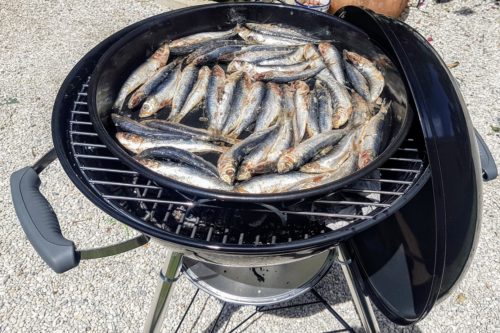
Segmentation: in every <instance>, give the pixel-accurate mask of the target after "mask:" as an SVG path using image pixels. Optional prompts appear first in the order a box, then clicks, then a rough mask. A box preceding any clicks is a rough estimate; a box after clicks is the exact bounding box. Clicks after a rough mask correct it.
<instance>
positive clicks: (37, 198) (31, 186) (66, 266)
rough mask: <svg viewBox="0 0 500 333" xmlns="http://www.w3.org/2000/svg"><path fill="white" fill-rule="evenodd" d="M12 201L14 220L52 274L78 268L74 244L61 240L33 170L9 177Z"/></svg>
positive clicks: (53, 216)
mask: <svg viewBox="0 0 500 333" xmlns="http://www.w3.org/2000/svg"><path fill="white" fill-rule="evenodd" d="M10 186H11V193H12V201H13V203H14V208H15V210H16V214H17V217H18V219H19V222H21V226H22V227H23V230H24V232H25V233H26V236H27V237H28V240H29V241H30V243H31V245H32V246H33V247H34V248H35V250H36V252H37V253H38V255H40V257H42V259H43V260H44V261H45V263H47V265H49V266H50V268H52V269H53V270H54V271H55V272H57V273H63V272H66V271H67V270H70V269H71V268H74V267H76V266H78V264H79V263H80V256H79V254H78V253H77V252H76V248H75V244H74V243H73V242H72V241H70V240H68V239H66V238H64V236H63V235H62V233H61V228H60V226H59V220H58V219H57V216H56V214H55V213H54V210H53V209H52V206H51V205H50V204H49V202H48V201H47V199H45V197H44V196H43V194H42V193H41V192H40V177H39V176H38V174H37V172H36V171H35V168H33V167H25V168H23V169H21V170H18V171H16V172H14V173H13V174H12V176H11V177H10Z"/></svg>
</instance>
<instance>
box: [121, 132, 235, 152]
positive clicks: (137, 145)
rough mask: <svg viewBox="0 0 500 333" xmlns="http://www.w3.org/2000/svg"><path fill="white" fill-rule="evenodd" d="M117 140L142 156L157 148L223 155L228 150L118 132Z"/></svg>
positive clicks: (189, 140) (186, 140) (202, 143)
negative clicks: (148, 150)
mask: <svg viewBox="0 0 500 333" xmlns="http://www.w3.org/2000/svg"><path fill="white" fill-rule="evenodd" d="M116 139H117V140H118V142H119V143H120V144H121V145H122V146H123V147H125V148H126V149H127V150H128V151H130V152H132V153H135V154H140V153H141V152H142V151H143V150H146V149H149V148H157V147H175V148H179V149H183V150H187V151H190V152H192V153H212V152H213V153H223V152H225V151H226V150H227V148H226V147H222V146H218V145H215V144H213V143H210V142H206V141H202V140H197V139H192V138H175V139H159V138H150V137H145V136H141V135H137V134H132V133H125V132H118V133H116Z"/></svg>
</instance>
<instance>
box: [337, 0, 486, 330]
mask: <svg viewBox="0 0 500 333" xmlns="http://www.w3.org/2000/svg"><path fill="white" fill-rule="evenodd" d="M336 15H337V16H339V17H340V18H342V19H344V20H346V21H348V22H350V23H352V24H354V25H356V26H358V27H359V28H361V29H363V30H364V31H365V32H366V33H367V34H369V35H370V37H371V38H373V39H374V40H376V41H377V42H378V43H379V44H380V45H382V47H383V48H385V51H386V52H388V53H389V54H392V57H393V61H394V62H396V63H397V65H398V66H399V68H400V71H401V72H402V73H403V74H404V76H405V77H406V83H407V85H408V91H409V92H410V95H411V96H412V97H413V98H412V99H410V100H413V103H414V104H415V110H416V111H417V114H418V117H419V119H420V124H421V127H422V131H423V134H424V138H425V144H426V148H427V152H428V154H429V164H430V168H431V172H432V185H433V186H432V196H433V198H434V205H433V206H434V214H430V215H429V216H427V218H428V219H432V220H433V221H432V223H430V228H428V230H427V232H423V230H421V228H418V226H417V224H418V223H421V222H422V220H415V219H411V218H410V219H405V218H404V214H403V215H402V216H400V217H399V218H398V219H397V220H395V221H393V225H391V223H390V222H387V223H385V222H384V224H383V225H381V228H388V229H387V230H385V229H384V231H388V230H390V229H391V228H392V227H394V228H395V229H394V230H397V229H399V231H400V232H393V233H392V237H393V238H392V239H391V243H393V245H397V244H399V245H400V246H394V247H393V252H392V254H393V256H390V255H388V253H385V255H384V256H383V258H385V261H384V260H382V262H381V257H380V252H377V251H372V250H373V249H372V248H370V246H368V245H369V243H370V242H374V241H384V240H387V233H384V232H378V233H377V232H376V230H371V231H373V232H372V233H370V235H362V236H360V237H358V238H355V239H354V240H353V242H352V246H353V249H354V251H355V252H356V256H355V258H356V261H357V262H358V264H360V265H361V266H362V271H363V272H364V274H365V280H366V281H365V282H366V285H367V291H368V293H369V294H370V296H371V298H372V300H373V301H374V302H375V303H376V304H377V306H378V308H379V309H380V310H381V311H382V312H383V313H384V314H385V315H386V316H387V317H389V318H391V319H392V320H393V321H394V322H396V323H398V324H412V323H415V322H417V321H419V320H421V319H422V318H423V317H425V315H426V314H427V313H428V312H429V310H430V309H431V308H432V306H433V305H434V303H435V301H436V300H437V298H438V297H441V296H443V295H444V294H445V293H447V292H449V290H450V289H451V288H452V287H453V286H454V285H455V284H456V283H457V281H458V279H459V278H460V276H461V275H462V274H463V272H464V271H465V270H466V268H467V266H468V262H469V260H470V258H471V256H472V253H473V252H474V249H475V247H476V242H475V240H476V237H477V234H478V233H477V231H478V229H479V221H480V212H481V187H482V185H481V173H480V162H479V154H478V148H477V144H476V141H475V137H474V133H473V127H472V125H471V121H470V118H469V114H468V112H467V109H466V107H465V103H464V101H463V99H462V96H461V94H460V92H459V89H458V86H457V84H456V82H455V81H454V79H453V77H452V76H451V74H450V72H449V71H448V69H447V67H446V65H445V64H444V62H443V61H442V60H441V58H440V57H439V55H438V54H437V52H436V51H435V50H434V49H433V48H432V47H431V46H430V44H429V43H428V42H427V41H426V40H425V39H424V38H423V37H422V36H421V35H420V34H418V33H417V32H416V31H415V30H413V29H412V28H411V27H409V26H408V25H406V24H404V23H402V22H399V21H396V20H392V19H389V18H386V17H383V16H379V15H376V14H374V13H372V12H367V11H365V10H362V9H360V8H357V7H345V8H343V9H341V10H340V11H338V12H337V13H336ZM457 180H460V181H457ZM430 192H431V191H430V190H429V193H430ZM427 207H429V206H427ZM429 213H430V212H429ZM416 214H417V212H414V215H416ZM433 216H434V218H433ZM426 222H428V221H426ZM405 229H406V230H405ZM381 230H382V229H381ZM409 236H411V237H409ZM394 237H395V238H394ZM425 243H427V244H429V247H430V248H433V249H434V253H427V254H425V253H422V254H421V255H420V256H419V255H416V253H415V248H414V247H413V248H412V244H425ZM367 244H368V245H367ZM385 245H386V246H387V245H388V244H385ZM389 247H390V246H389ZM386 248H387V247H386ZM398 251H399V253H398ZM422 256H424V257H425V258H427V259H428V260H430V261H427V262H426V264H425V267H422ZM398 258H399V259H398ZM395 260H396V261H397V260H399V262H396V261H395ZM374 262H375V263H377V264H376V265H374V264H373V263H374ZM418 267H421V268H425V274H426V276H423V275H422V270H419V269H416V268H418ZM398 269H401V271H400V272H403V271H404V272H405V274H406V276H407V280H406V282H405V281H404V280H401V281H399V283H400V285H399V287H398V288H397V289H398V290H401V291H403V290H404V291H406V292H407V293H406V294H402V293H398V294H397V295H396V294H394V293H393V291H394V289H395V288H394V285H392V286H391V287H390V288H388V283H387V281H388V280H387V279H383V278H381V277H383V276H385V277H388V276H391V275H392V274H395V273H396V272H397V270H398ZM401 274H402V273H401ZM401 274H400V275H401ZM401 276H402V275H401ZM415 296H418V297H415Z"/></svg>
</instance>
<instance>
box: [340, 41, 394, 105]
mask: <svg viewBox="0 0 500 333" xmlns="http://www.w3.org/2000/svg"><path fill="white" fill-rule="evenodd" d="M344 58H345V59H347V60H348V61H349V62H351V63H352V64H353V65H354V67H356V69H357V70H358V71H359V72H360V73H361V74H363V76H364V77H365V78H366V81H368V85H369V87H370V99H369V101H370V102H375V101H376V100H377V98H378V97H379V96H380V94H381V93H382V90H384V85H385V80H384V76H383V75H382V73H381V72H380V71H379V70H378V69H377V67H376V66H375V64H374V63H372V62H371V61H370V60H368V59H366V58H364V57H362V56H360V55H359V54H357V53H355V52H349V51H347V50H344Z"/></svg>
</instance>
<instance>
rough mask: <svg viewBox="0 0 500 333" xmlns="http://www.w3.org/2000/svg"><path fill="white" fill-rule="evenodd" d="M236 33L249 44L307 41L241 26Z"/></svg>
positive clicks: (290, 43) (300, 42) (298, 42)
mask: <svg viewBox="0 0 500 333" xmlns="http://www.w3.org/2000/svg"><path fill="white" fill-rule="evenodd" d="M238 35H239V36H240V37H241V39H243V40H244V41H245V42H247V43H249V44H266V45H283V46H287V45H303V44H307V41H304V40H296V39H290V38H289V37H280V36H272V35H267V34H262V33H259V32H256V31H253V30H250V29H248V28H244V27H243V28H242V29H240V30H239V32H238Z"/></svg>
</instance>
